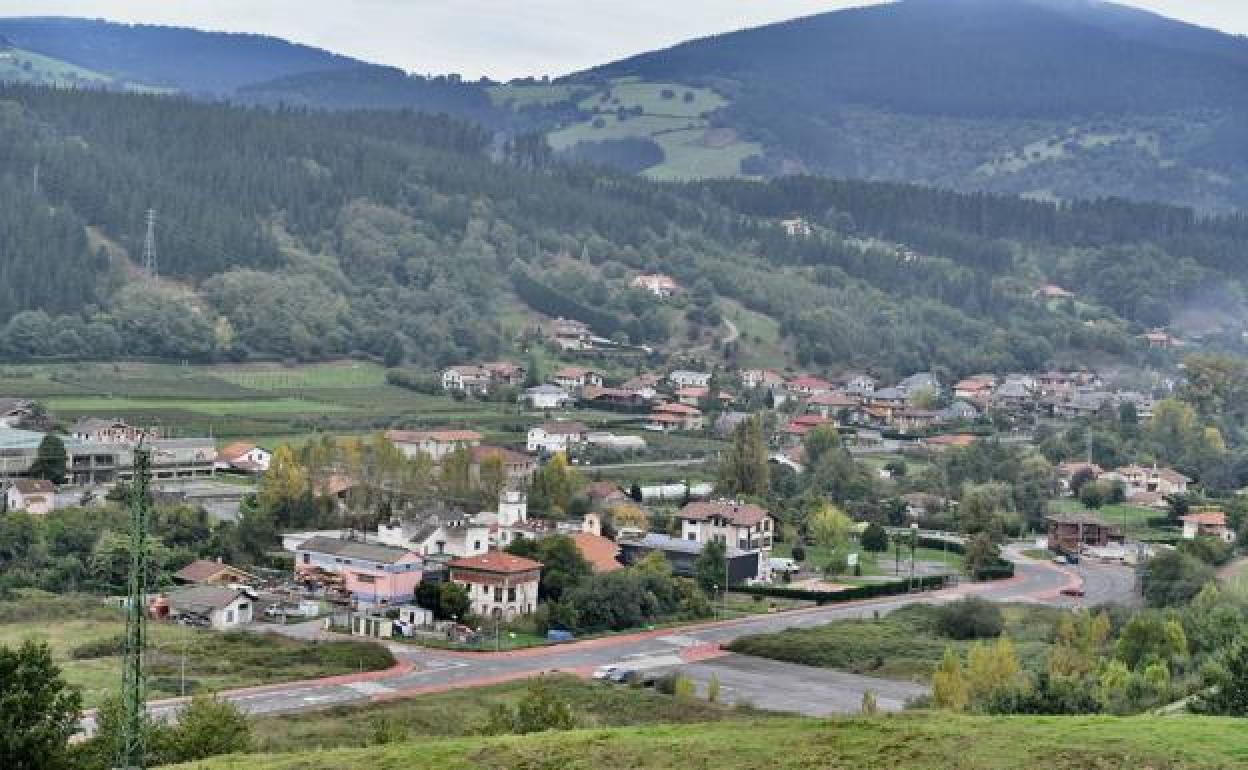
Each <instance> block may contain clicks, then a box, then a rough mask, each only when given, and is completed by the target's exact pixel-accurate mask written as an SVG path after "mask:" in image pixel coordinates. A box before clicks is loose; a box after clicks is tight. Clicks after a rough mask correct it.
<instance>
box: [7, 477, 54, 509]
mask: <svg viewBox="0 0 1248 770" xmlns="http://www.w3.org/2000/svg"><path fill="white" fill-rule="evenodd" d="M4 505H5V510H7V511H25V512H26V513H34V514H39V515H42V514H45V513H51V512H52V510H53V509H54V508H55V507H56V487H55V486H53V485H52V482H51V481H45V480H43V479H13V480H12V481H10V482H9V485H8V487H6V488H5V491H4Z"/></svg>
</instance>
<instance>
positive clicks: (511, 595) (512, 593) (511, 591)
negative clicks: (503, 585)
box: [507, 586, 516, 602]
mask: <svg viewBox="0 0 1248 770" xmlns="http://www.w3.org/2000/svg"><path fill="white" fill-rule="evenodd" d="M515 600H516V589H515V586H512V587H511V588H508V589H507V601H509V602H514V601H515Z"/></svg>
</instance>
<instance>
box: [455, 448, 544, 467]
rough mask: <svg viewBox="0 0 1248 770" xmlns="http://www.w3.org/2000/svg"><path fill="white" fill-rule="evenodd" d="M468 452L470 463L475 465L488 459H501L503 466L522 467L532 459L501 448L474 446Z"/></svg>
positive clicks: (520, 453) (512, 450)
mask: <svg viewBox="0 0 1248 770" xmlns="http://www.w3.org/2000/svg"><path fill="white" fill-rule="evenodd" d="M468 452H469V454H471V455H472V461H473V462H475V463H479V462H481V461H482V460H485V459H487V458H490V457H499V458H502V461H503V464H504V465H524V464H527V463H531V462H533V458H532V457H529V456H528V455H526V454H524V453H522V452H517V451H515V450H514V449H507V448H506V447H501V446H474V447H472V448H471V449H469V450H468Z"/></svg>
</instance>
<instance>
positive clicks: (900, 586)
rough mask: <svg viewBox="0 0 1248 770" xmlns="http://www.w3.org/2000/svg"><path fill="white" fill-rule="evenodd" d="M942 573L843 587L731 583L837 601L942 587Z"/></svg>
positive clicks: (753, 591) (756, 591)
mask: <svg viewBox="0 0 1248 770" xmlns="http://www.w3.org/2000/svg"><path fill="white" fill-rule="evenodd" d="M944 585H945V577H944V576H943V575H927V576H925V577H918V578H915V579H913V580H895V581H893V582H890V583H865V584H863V585H860V586H853V587H851V588H846V589H845V590H843V591H803V590H802V589H800V588H784V587H781V586H747V585H740V586H733V588H732V590H733V591H734V592H736V593H742V594H750V595H752V596H770V597H772V598H775V599H805V600H807V601H813V602H815V603H817V604H837V603H839V602H852V601H857V600H859V599H874V598H877V597H880V596H896V595H898V594H906V593H910V589H911V588H918V589H919V590H920V591H926V590H930V589H935V588H943V587H944Z"/></svg>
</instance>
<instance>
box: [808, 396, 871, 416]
mask: <svg viewBox="0 0 1248 770" xmlns="http://www.w3.org/2000/svg"><path fill="white" fill-rule="evenodd" d="M861 403H862V400H861V399H859V398H856V397H854V396H851V395H849V394H848V393H846V392H844V391H840V390H833V391H829V392H827V393H816V394H815V395H813V396H811V397H810V398H809V399H808V400H807V401H806V411H807V413H809V414H818V415H820V416H822V417H827V418H829V419H832V418H836V417H837V416H838V415H840V414H841V412H844V411H846V410H849V409H853V408H854V407H856V406H858V405H859V404H861Z"/></svg>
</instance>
